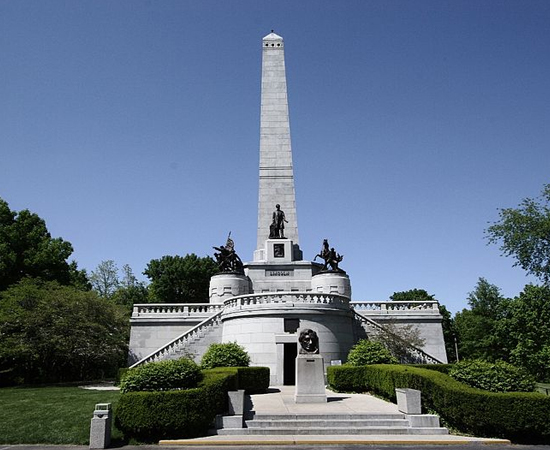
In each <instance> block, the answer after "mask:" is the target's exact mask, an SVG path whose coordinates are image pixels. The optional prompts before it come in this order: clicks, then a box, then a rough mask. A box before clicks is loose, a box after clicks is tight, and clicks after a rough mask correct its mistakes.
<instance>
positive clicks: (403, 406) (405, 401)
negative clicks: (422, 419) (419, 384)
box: [395, 388, 422, 414]
mask: <svg viewBox="0 0 550 450" xmlns="http://www.w3.org/2000/svg"><path fill="white" fill-rule="evenodd" d="M395 393H396V395H397V409H399V411H401V412H402V413H405V414H421V413H422V403H421V399H420V391H418V390H416V389H400V388H396V389H395Z"/></svg>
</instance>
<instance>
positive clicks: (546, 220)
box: [486, 184, 550, 284]
mask: <svg viewBox="0 0 550 450" xmlns="http://www.w3.org/2000/svg"><path fill="white" fill-rule="evenodd" d="M499 216H500V219H499V220H498V221H497V222H495V223H494V224H493V225H491V226H490V227H489V228H487V230H486V233H487V237H488V239H489V243H491V244H498V243H500V250H501V251H502V252H503V254H504V255H506V256H512V257H514V258H515V259H516V262H515V263H514V266H520V267H521V268H522V269H524V270H525V271H527V273H528V274H531V275H534V276H535V277H537V278H538V279H540V280H541V281H542V282H543V283H545V284H548V283H549V282H550V184H547V185H545V186H544V188H543V190H542V193H541V195H540V196H539V197H538V198H534V199H531V198H526V199H524V200H523V201H522V202H521V203H520V205H519V206H518V207H517V208H504V209H501V210H500V212H499Z"/></svg>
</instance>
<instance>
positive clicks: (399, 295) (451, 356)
mask: <svg viewBox="0 0 550 450" xmlns="http://www.w3.org/2000/svg"><path fill="white" fill-rule="evenodd" d="M390 300H392V301H394V302H397V301H401V302H411V301H420V302H422V301H435V297H434V296H433V295H432V294H428V291H426V290H424V289H416V288H415V289H409V290H408V291H401V292H394V293H393V294H392V295H390ZM439 313H440V314H441V317H442V320H441V326H442V328H443V339H444V340H445V350H446V352H447V360H449V361H454V360H456V352H455V346H454V342H455V330H454V321H453V319H452V317H451V313H450V311H449V310H448V309H447V308H446V307H445V305H442V304H439ZM417 347H418V345H417Z"/></svg>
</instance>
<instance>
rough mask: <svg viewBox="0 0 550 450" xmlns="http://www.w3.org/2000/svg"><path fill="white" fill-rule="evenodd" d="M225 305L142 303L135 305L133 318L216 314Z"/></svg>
mask: <svg viewBox="0 0 550 450" xmlns="http://www.w3.org/2000/svg"><path fill="white" fill-rule="evenodd" d="M222 309H223V305H219V304H212V303H141V304H136V305H134V309H133V311H132V318H133V319H136V318H140V317H152V316H153V317H154V316H156V315H172V316H184V317H188V316H192V315H205V314H215V313H217V312H218V311H221V310H222Z"/></svg>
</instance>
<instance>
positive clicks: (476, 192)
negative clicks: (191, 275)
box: [0, 0, 550, 311]
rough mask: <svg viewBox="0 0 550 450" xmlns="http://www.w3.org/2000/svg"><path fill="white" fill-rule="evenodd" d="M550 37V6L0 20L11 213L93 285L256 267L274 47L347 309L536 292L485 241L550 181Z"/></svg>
mask: <svg viewBox="0 0 550 450" xmlns="http://www.w3.org/2000/svg"><path fill="white" fill-rule="evenodd" d="M549 23H550V2H548V1H479V0H473V1H415V2H412V1H391V0H390V1H382V0H380V1H331V2H327V1H309V0H303V1H300V2H295V1H287V0H280V1H278V2H263V1H232V2H227V1H221V0H220V1H211V0H202V1H196V2H191V1H183V0H180V1H140V0H132V1H114V0H109V1H101V0H96V1H75V0H69V1H48V2H44V1H38V0H36V1H26V0H10V1H6V0H0V197H2V198H3V199H4V200H6V201H7V202H8V203H9V205H10V207H11V208H12V209H14V210H21V209H25V208H28V209H30V210H31V211H33V212H36V213H38V214H39V215H40V216H41V217H43V218H44V219H45V220H46V222H47V225H48V228H49V229H50V231H51V233H52V235H53V236H56V237H57V236H59V237H62V238H64V239H66V240H68V241H70V242H71V243H72V244H73V246H74V249H75V252H74V254H73V257H74V259H76V260H77V261H78V263H79V266H80V267H83V268H86V269H87V270H92V269H94V268H95V267H96V266H97V264H98V263H99V262H101V261H102V260H107V259H112V260H114V261H115V262H116V263H117V264H118V265H119V266H120V267H121V266H122V265H123V264H126V263H127V264H130V266H131V267H132V268H133V270H134V272H136V273H137V274H140V273H141V272H142V271H143V270H144V268H145V266H146V264H147V263H148V262H149V261H150V260H151V259H153V258H160V257H161V256H163V255H174V254H180V255H183V254H186V253H191V252H193V253H196V254H198V255H200V256H204V255H207V254H210V255H211V254H212V246H214V245H219V244H222V243H224V242H225V238H226V236H227V233H228V232H229V231H231V232H232V236H233V237H234V239H235V243H236V249H237V251H238V252H239V254H240V256H241V258H242V259H243V260H245V261H248V260H251V259H252V253H253V251H254V247H255V242H256V226H257V224H256V220H257V209H256V208H257V195H258V192H257V190H258V148H259V105H260V74H261V39H262V37H263V36H265V35H266V34H268V33H269V32H270V30H271V29H274V30H275V32H277V33H278V34H280V35H281V36H283V38H284V39H285V53H286V65H287V81H288V91H289V92H288V93H289V106H290V120H291V135H292V145H293V153H294V170H295V180H296V195H297V205H298V227H299V232H300V245H301V248H302V250H303V252H304V257H305V258H307V259H311V258H313V256H314V255H315V254H316V253H317V252H318V251H319V249H320V246H321V243H322V240H323V239H324V238H328V239H329V241H330V243H331V245H333V246H335V247H336V249H337V250H338V251H339V252H340V253H342V254H344V261H343V263H342V267H343V268H344V269H345V270H346V271H347V272H348V274H349V275H350V278H351V282H352V289H353V297H354V299H355V300H385V299H387V298H388V297H389V295H391V294H392V293H393V292H395V291H401V290H407V289H412V288H423V289H426V290H427V291H428V292H430V293H431V294H434V295H435V296H436V298H438V299H439V300H440V301H441V302H442V303H443V304H445V305H446V306H447V307H448V308H449V309H450V310H452V311H457V310H460V309H462V308H463V307H465V306H466V297H467V294H468V292H469V291H471V290H472V289H473V288H474V287H475V284H476V282H477V280H478V278H479V277H485V278H486V279H487V280H488V281H489V282H491V283H494V284H496V285H497V286H499V287H500V288H501V289H502V292H503V294H505V295H507V296H514V295H517V294H518V293H519V292H520V291H521V290H522V289H523V286H524V285H525V284H526V283H527V282H530V281H532V280H531V279H530V278H528V277H526V276H525V273H524V272H523V271H522V270H521V269H520V268H513V267H512V264H513V260H512V259H510V258H505V257H502V256H500V251H499V249H498V248H497V247H496V246H487V243H486V240H485V239H484V229H485V228H486V227H487V226H488V223H489V222H493V221H495V220H497V218H498V208H502V207H513V206H516V205H517V204H518V203H519V202H520V201H521V199H523V198H525V197H533V196H536V195H538V193H539V192H540V190H541V188H542V186H543V184H544V183H549V182H550V167H549V166H550V148H549V147H550V53H549V51H548V49H549V47H550V26H549V25H548V24H549ZM140 276H141V275H140ZM141 277H143V276H141Z"/></svg>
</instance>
